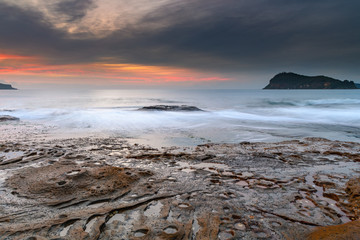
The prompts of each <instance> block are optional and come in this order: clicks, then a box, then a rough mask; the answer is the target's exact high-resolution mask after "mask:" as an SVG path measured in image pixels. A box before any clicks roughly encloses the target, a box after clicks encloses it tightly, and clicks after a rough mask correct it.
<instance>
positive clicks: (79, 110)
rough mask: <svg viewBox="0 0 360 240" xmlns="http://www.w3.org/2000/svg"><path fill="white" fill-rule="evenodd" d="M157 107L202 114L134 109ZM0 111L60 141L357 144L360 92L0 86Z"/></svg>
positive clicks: (167, 143) (359, 132) (164, 143)
mask: <svg viewBox="0 0 360 240" xmlns="http://www.w3.org/2000/svg"><path fill="white" fill-rule="evenodd" d="M159 104H164V105H192V106H196V107H198V108H201V109H203V110H204V111H203V112H162V111H138V110H137V109H139V108H141V107H143V106H150V105H159ZM0 115H11V116H15V117H18V118H20V119H21V121H20V122H21V124H29V125H31V124H36V125H40V126H41V125H43V126H51V128H50V129H51V130H49V131H50V132H49V134H51V135H52V136H55V137H59V138H61V137H77V136H101V137H104V136H110V137H125V138H128V139H133V140H134V141H137V142H140V143H145V144H150V145H154V146H155V145H156V146H168V145H196V144H202V143H207V142H224V143H235V142H241V141H251V142H253V141H280V140H287V139H301V138H304V137H324V138H328V139H332V140H345V141H355V142H360V90H135V89H131V90H80V89H75V90H56V91H55V90H18V91H0ZM0 124H4V123H0ZM7 124H8V123H7ZM11 124H14V125H16V124H20V123H16V122H14V123H11ZM0 140H3V139H1V133H0Z"/></svg>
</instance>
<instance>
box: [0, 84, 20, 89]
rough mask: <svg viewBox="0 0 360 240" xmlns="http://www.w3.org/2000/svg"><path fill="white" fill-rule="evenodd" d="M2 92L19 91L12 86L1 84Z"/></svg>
mask: <svg viewBox="0 0 360 240" xmlns="http://www.w3.org/2000/svg"><path fill="white" fill-rule="evenodd" d="M0 90H17V89H16V88H13V87H12V86H11V85H10V84H4V83H0Z"/></svg>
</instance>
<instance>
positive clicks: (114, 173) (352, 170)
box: [0, 138, 360, 240]
mask: <svg viewBox="0 0 360 240" xmlns="http://www.w3.org/2000/svg"><path fill="white" fill-rule="evenodd" d="M359 152H360V144H357V143H350V142H337V141H328V140H326V139H319V138H311V139H303V140H301V141H286V142H280V143H248V142H243V143H239V144H205V145H200V146H197V147H196V148H178V147H171V148H163V149H161V150H158V149H153V148H149V147H145V146H141V145H136V144H135V145H131V144H129V143H128V142H126V141H124V140H121V139H116V138H109V139H95V138H80V139H65V140H51V141H50V140H39V141H37V142H34V141H27V142H25V141H24V142H21V143H19V142H1V143H0V213H1V214H0V239H10V240H11V239H28V238H29V237H33V238H32V239H306V238H309V239H321V238H320V237H321V236H329V234H330V235H331V234H332V233H334V231H336V232H337V233H336V234H340V235H338V236H340V237H341V236H346V234H348V235H349V236H350V235H352V236H355V237H358V230H357V229H359V227H358V222H357V221H355V220H356V219H358V218H359V215H358V212H357V211H358V210H357V208H356V207H354V206H356V205H353V203H357V201H358V198H357V196H358V195H357V194H358V176H359V173H360V166H359V165H360V163H359V162H358V161H357V159H358V158H359V156H358V153H359ZM344 223H348V224H345V225H342V224H344ZM327 226H332V227H327ZM316 227H320V228H316ZM341 234H342V235H341ZM319 236H320V237H319ZM340 237H339V238H338V239H341V238H340ZM348 239H351V238H348ZM355 239H356V238H355Z"/></svg>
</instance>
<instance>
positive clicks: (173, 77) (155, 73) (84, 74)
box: [0, 54, 231, 85]
mask: <svg viewBox="0 0 360 240" xmlns="http://www.w3.org/2000/svg"><path fill="white" fill-rule="evenodd" d="M0 76H2V77H7V78H9V79H11V78H13V77H17V80H16V82H17V83H18V84H22V83H23V84H31V83H38V82H39V81H40V82H49V83H51V82H53V81H54V80H53V79H54V78H55V79H63V81H59V82H57V83H60V84H61V83H67V84H69V83H74V84H109V85H115V84H120V83H126V84H135V85H136V84H155V85H158V84H171V83H181V82H187V83H191V82H192V83H197V82H207V81H228V80H231V78H227V77H224V76H221V75H219V74H216V75H215V76H214V74H212V73H206V72H205V73H204V72H200V71H195V70H192V69H186V68H178V67H169V66H155V65H141V64H131V63H106V62H105V63H104V62H98V63H96V62H95V63H83V64H50V63H48V62H47V60H46V59H44V58H41V57H37V56H22V55H16V54H0ZM21 76H32V77H41V78H42V80H39V81H38V80H35V81H34V80H29V79H21V78H20V79H19V78H18V77H21Z"/></svg>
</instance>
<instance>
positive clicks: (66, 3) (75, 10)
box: [53, 0, 96, 22]
mask: <svg viewBox="0 0 360 240" xmlns="http://www.w3.org/2000/svg"><path fill="white" fill-rule="evenodd" d="M95 7H96V5H95V3H94V1H93V0H62V1H59V2H57V3H55V4H54V6H53V9H54V11H56V12H57V13H60V14H62V15H65V16H67V21H68V22H73V21H78V20H80V19H82V18H83V17H85V16H86V14H87V12H88V10H90V9H93V8H95Z"/></svg>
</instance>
